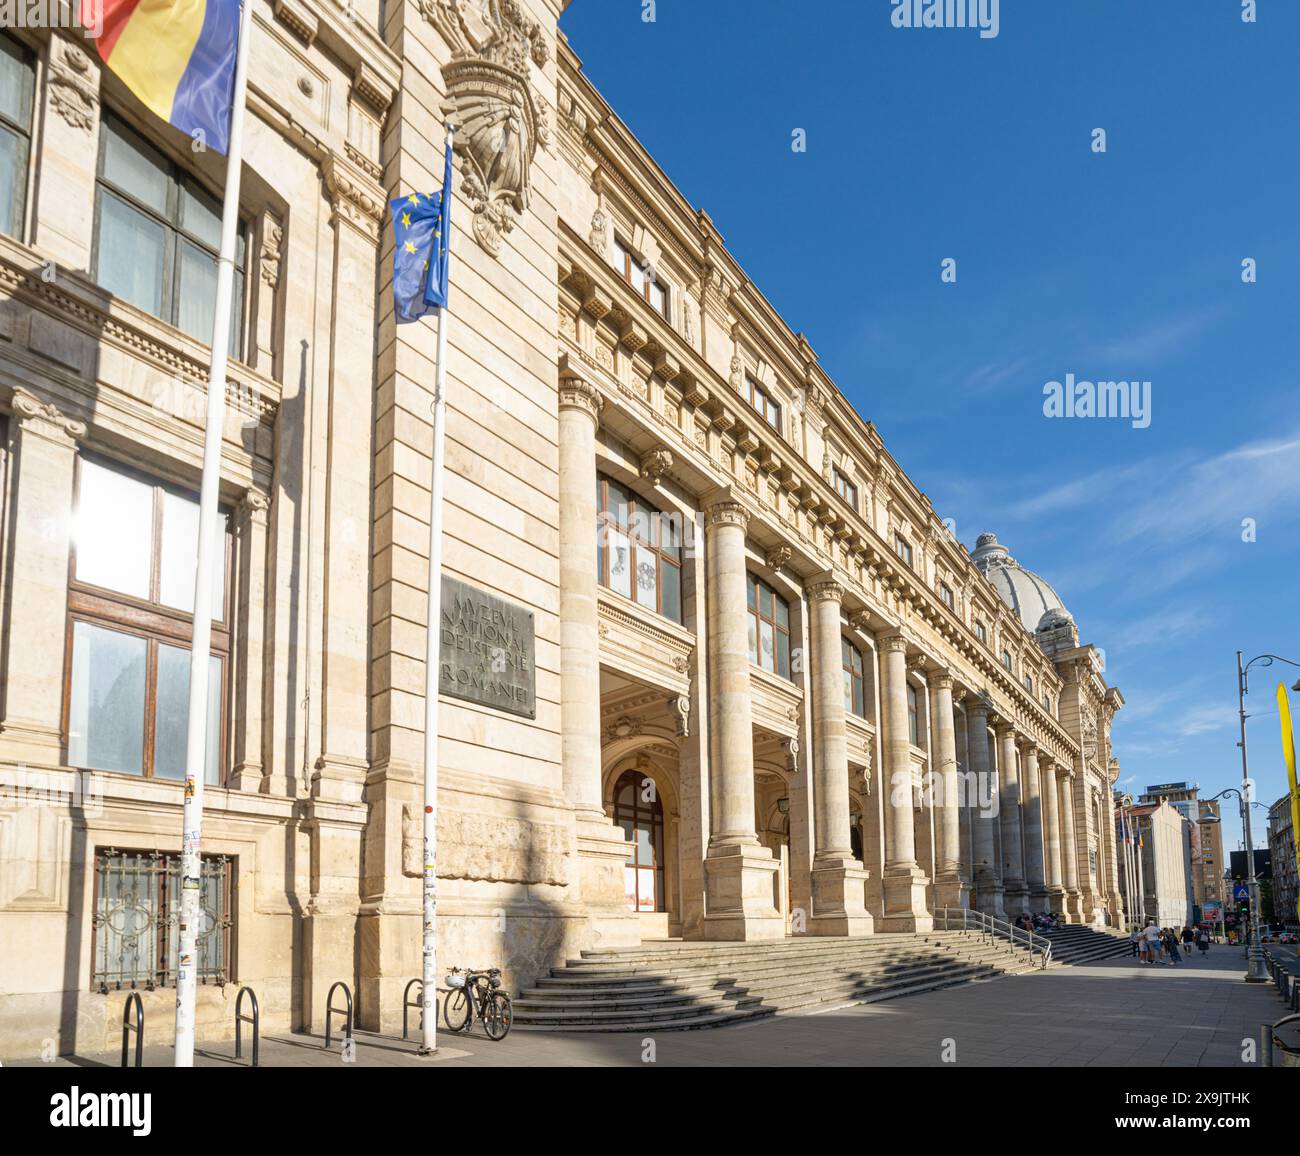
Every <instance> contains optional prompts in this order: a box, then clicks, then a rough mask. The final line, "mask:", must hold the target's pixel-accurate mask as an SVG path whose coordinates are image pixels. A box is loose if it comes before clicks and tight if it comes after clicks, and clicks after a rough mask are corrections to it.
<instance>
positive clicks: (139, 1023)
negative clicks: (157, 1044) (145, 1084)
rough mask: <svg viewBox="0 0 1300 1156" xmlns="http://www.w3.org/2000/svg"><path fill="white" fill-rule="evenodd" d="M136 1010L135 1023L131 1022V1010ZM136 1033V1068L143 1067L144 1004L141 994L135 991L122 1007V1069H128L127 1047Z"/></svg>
mask: <svg viewBox="0 0 1300 1156" xmlns="http://www.w3.org/2000/svg"><path fill="white" fill-rule="evenodd" d="M132 1008H135V1023H132V1022H131V1009H132ZM132 1032H135V1066H136V1067H137V1068H140V1067H143V1066H144V1064H143V1062H142V1061H143V1057H144V1004H143V1003H142V1002H141V1001H140V993H139V992H138V991H133V992H132V993H131V994H130V995H129V996H127V997H126V1003H124V1004H123V1005H122V1067H124V1068H125V1067H127V1066H128V1065H127V1062H126V1045H127V1041H128V1040H129V1039H130V1038H131V1033H132Z"/></svg>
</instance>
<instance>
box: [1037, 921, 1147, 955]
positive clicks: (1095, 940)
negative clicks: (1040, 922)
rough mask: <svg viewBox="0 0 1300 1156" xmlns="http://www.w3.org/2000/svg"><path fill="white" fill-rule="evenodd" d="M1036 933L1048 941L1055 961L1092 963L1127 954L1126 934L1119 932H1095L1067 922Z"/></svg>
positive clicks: (1128, 951) (1128, 948) (1129, 952)
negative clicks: (1063, 925) (1050, 929)
mask: <svg viewBox="0 0 1300 1156" xmlns="http://www.w3.org/2000/svg"><path fill="white" fill-rule="evenodd" d="M1038 934H1039V935H1045V936H1046V938H1047V939H1049V940H1051V943H1052V959H1053V960H1054V961H1055V962H1057V963H1068V964H1075V963H1093V962H1096V961H1098V960H1103V959H1118V958H1119V957H1120V956H1126V955H1129V954H1131V949H1130V947H1129V942H1128V936H1127V935H1125V934H1124V933H1123V932H1119V931H1110V930H1107V931H1097V930H1096V929H1095V928H1092V927H1082V926H1080V925H1079V924H1077V923H1071V924H1067V925H1066V926H1065V927H1061V928H1057V930H1055V931H1048V932H1042V931H1040V932H1039V933H1038Z"/></svg>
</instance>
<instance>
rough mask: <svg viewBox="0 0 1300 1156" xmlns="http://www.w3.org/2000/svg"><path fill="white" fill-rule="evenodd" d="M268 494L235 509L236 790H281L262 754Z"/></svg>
mask: <svg viewBox="0 0 1300 1156" xmlns="http://www.w3.org/2000/svg"><path fill="white" fill-rule="evenodd" d="M270 505H271V502H270V499H269V498H267V496H266V495H265V494H263V493H260V492H258V491H257V490H249V491H248V492H247V493H245V494H244V500H243V501H242V502H240V503H239V508H238V510H237V511H236V514H235V534H236V537H237V538H238V541H239V607H238V617H237V620H236V621H237V626H236V633H235V645H236V661H237V669H236V672H235V694H234V706H235V755H234V766H233V768H232V770H231V775H230V786H231V788H232V789H233V790H236V791H260V792H263V793H267V794H283V793H284V791H285V779H284V773H283V772H281V773H280V775H279V776H277V777H278V780H279V781H278V784H276V783H274V782H272V780H271V778H270V776H269V775H268V773H267V771H268V765H267V763H266V761H265V760H264V759H263V757H262V749H263V746H262V737H263V736H262V718H263V709H264V704H263V701H262V695H263V687H264V674H265V670H264V667H265V658H266V654H265V639H266V534H267V521H268V519H267V511H268V510H269V508H270Z"/></svg>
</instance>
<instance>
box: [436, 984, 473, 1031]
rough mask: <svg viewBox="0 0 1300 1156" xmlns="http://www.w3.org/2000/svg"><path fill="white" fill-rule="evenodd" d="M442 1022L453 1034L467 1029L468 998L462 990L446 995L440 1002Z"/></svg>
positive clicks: (457, 989) (458, 989)
mask: <svg viewBox="0 0 1300 1156" xmlns="http://www.w3.org/2000/svg"><path fill="white" fill-rule="evenodd" d="M442 1022H443V1023H445V1024H446V1025H447V1027H448V1028H449V1029H450V1030H451V1031H453V1032H463V1031H464V1030H465V1029H466V1028H467V1027H469V997H468V996H466V994H465V990H464V989H463V988H459V987H458V988H456V989H455V990H453V991H450V992H448V993H447V995H446V997H445V998H444V999H443V1001H442Z"/></svg>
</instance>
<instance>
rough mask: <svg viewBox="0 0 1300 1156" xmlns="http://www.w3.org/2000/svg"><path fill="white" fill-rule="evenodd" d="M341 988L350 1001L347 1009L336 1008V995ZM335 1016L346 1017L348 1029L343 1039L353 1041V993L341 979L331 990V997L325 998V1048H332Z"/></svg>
mask: <svg viewBox="0 0 1300 1156" xmlns="http://www.w3.org/2000/svg"><path fill="white" fill-rule="evenodd" d="M339 988H342V989H343V995H344V996H345V997H346V998H347V1001H348V1004H347V1007H345V1008H341V1007H335V1006H334V993H335V992H336V991H338V989H339ZM335 1015H341V1016H343V1017H344V1027H345V1028H346V1031H345V1032H344V1035H343V1038H344V1040H351V1039H352V991H351V989H350V988H349V987H348V985H347V984H346V983H344V982H343V981H342V980H341V979H340V980H338V981H337V982H336V983H335V984H334V986H333V987H331V988H330V991H329V995H327V996H326V997H325V1047H326V1048H328V1047H329V1046H330V1039H331V1038H332V1037H331V1036H330V1021H331V1019H332V1018H333V1017H334V1016H335Z"/></svg>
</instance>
